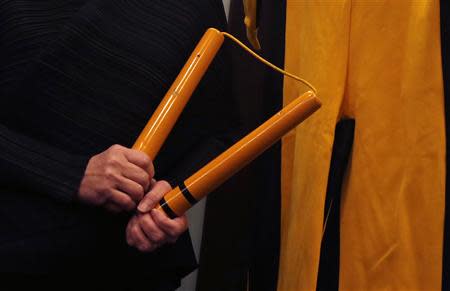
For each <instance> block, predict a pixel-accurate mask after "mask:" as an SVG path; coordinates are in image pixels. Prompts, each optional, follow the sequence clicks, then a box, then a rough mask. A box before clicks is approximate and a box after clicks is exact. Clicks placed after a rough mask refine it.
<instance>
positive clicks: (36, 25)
mask: <svg viewBox="0 0 450 291" xmlns="http://www.w3.org/2000/svg"><path fill="white" fill-rule="evenodd" d="M208 27H217V28H219V29H224V27H225V16H224V12H223V7H222V2H221V1H220V0H216V1H215V0H183V1H180V0H151V1H149V0H129V1H125V0H121V1H119V0H87V1H86V0H83V1H80V0H78V1H75V0H74V1H68V0H65V1H62V0H46V1H35V0H29V1H18V0H0V183H1V184H0V272H30V273H36V272H40V273H53V272H67V271H72V269H73V268H75V267H76V270H77V271H80V269H79V267H78V265H79V263H83V266H84V267H83V269H85V270H86V271H90V270H91V269H96V270H100V269H104V270H109V269H111V270H114V271H117V272H130V273H131V272H135V271H137V270H138V271H139V272H145V273H153V274H155V273H161V272H163V273H164V272H166V271H170V273H174V274H177V275H183V274H185V273H186V272H187V271H190V270H191V269H192V267H193V266H195V260H194V256H193V253H192V249H191V246H190V241H189V238H188V235H184V236H183V237H182V238H180V240H179V242H178V243H177V244H175V245H173V246H167V247H164V248H162V249H161V250H159V251H157V252H155V253H153V254H147V255H143V254H140V253H138V252H137V251H134V250H132V249H131V248H129V247H127V246H126V242H125V239H124V234H125V225H126V223H127V220H128V215H125V216H113V215H110V214H107V213H106V212H103V211H101V210H100V209H91V208H89V207H87V206H83V205H78V204H77V203H76V202H74V201H73V197H74V194H75V193H76V191H77V189H78V185H79V182H80V179H81V177H82V175H83V172H84V169H85V167H86V163H87V161H88V159H89V158H90V157H91V156H93V155H95V154H97V153H99V152H101V151H103V150H105V149H107V148H108V147H109V146H111V145H112V144H116V143H117V144H122V145H124V146H131V145H132V144H133V142H134V140H135V139H136V137H137V136H138V134H139V132H140V131H141V129H142V128H143V126H144V125H145V123H146V121H147V120H148V118H149V117H150V115H151V113H152V112H153V111H154V109H155V108H156V106H157V105H158V103H159V102H160V100H161V98H162V97H163V96H164V94H165V92H166V91H167V89H168V88H169V86H170V84H171V83H172V81H173V80H174V79H175V77H176V75H177V74H178V72H179V70H180V69H181V67H182V66H183V64H184V62H185V61H186V59H187V57H188V56H189V54H190V52H191V51H192V49H193V48H194V46H195V45H196V43H197V41H198V40H199V39H200V37H201V35H202V34H203V33H204V32H205V30H206V29H207V28H208ZM227 75H229V68H228V58H227V53H226V50H225V49H222V50H221V52H220V53H219V55H218V56H217V57H216V59H215V61H214V62H213V64H212V65H211V67H210V69H209V71H208V73H207V74H206V75H205V77H204V78H203V80H202V82H201V84H200V85H199V87H198V89H197V90H196V92H195V93H194V95H193V97H192V98H191V101H190V102H189V104H188V105H187V107H186V109H185V111H184V112H183V114H182V116H181V118H180V120H179V121H178V123H177V125H176V126H175V128H174V130H173V131H172V133H171V135H170V136H169V138H168V140H167V141H166V143H165V144H164V146H163V148H162V150H161V152H160V153H159V155H158V157H157V159H156V160H155V161H154V163H155V168H156V177H157V178H158V179H166V180H168V181H169V182H170V183H172V184H173V185H175V184H177V181H179V180H181V179H183V178H185V177H187V176H188V175H189V174H191V173H192V172H193V171H194V170H195V169H197V168H199V167H200V166H201V165H203V164H204V163H205V162H207V161H208V160H210V159H211V158H213V157H214V156H215V155H217V154H218V153H220V152H221V151H222V150H223V149H224V148H225V147H226V146H227V145H229V143H230V142H231V140H230V138H228V137H229V136H230V130H231V129H234V128H236V125H237V114H236V111H237V110H236V106H235V103H234V102H233V100H231V99H230V96H229V94H228V93H229V90H228V89H227V88H228V86H227V85H228V84H227V83H228V79H227V78H228V76H227ZM162 270H163V271H162ZM153 277H155V276H153Z"/></svg>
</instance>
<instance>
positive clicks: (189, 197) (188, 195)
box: [178, 182, 198, 205]
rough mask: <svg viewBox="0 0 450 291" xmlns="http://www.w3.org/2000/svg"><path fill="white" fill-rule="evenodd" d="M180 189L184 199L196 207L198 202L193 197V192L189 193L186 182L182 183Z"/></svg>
mask: <svg viewBox="0 0 450 291" xmlns="http://www.w3.org/2000/svg"><path fill="white" fill-rule="evenodd" d="M178 187H180V190H181V193H182V194H183V196H184V198H186V200H187V201H189V203H191V205H194V204H195V203H197V202H198V201H197V199H195V197H194V196H192V194H191V192H190V191H189V189H188V187H186V185H185V184H184V182H181V185H179V186H178Z"/></svg>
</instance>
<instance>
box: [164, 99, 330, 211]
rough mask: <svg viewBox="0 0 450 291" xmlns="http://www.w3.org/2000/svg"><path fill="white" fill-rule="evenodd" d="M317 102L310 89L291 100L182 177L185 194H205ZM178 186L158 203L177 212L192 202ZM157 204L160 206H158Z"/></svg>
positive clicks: (302, 116) (280, 135) (301, 118)
mask: <svg viewBox="0 0 450 291" xmlns="http://www.w3.org/2000/svg"><path fill="white" fill-rule="evenodd" d="M320 106H321V103H320V101H319V99H318V98H317V97H316V95H315V94H314V93H313V92H311V91H309V92H306V93H305V94H303V95H302V96H300V97H298V98H297V99H295V100H294V101H292V102H291V103H290V104H288V105H287V106H286V107H285V108H283V109H282V110H281V111H279V112H278V113H277V114H275V115H274V116H272V117H271V118H270V119H269V120H267V121H266V122H264V123H263V124H262V125H261V126H259V127H258V128H257V129H255V130H254V131H252V132H251V133H250V134H248V135H247V136H245V137H244V138H243V139H241V140H240V141H238V142H237V143H235V144H234V145H233V146H231V147H230V148H229V149H228V150H226V151H225V152H223V153H222V154H221V155H219V156H218V157H217V158H215V159H214V160H213V161H211V162H210V163H208V164H207V165H206V166H204V167H203V168H201V169H200V170H199V171H198V172H196V173H195V174H193V175H192V176H191V177H189V178H188V179H186V180H185V181H184V184H185V186H186V188H187V189H188V192H189V194H190V195H191V196H193V197H194V198H195V200H197V201H198V200H200V199H202V198H203V197H205V196H206V195H207V194H208V193H210V192H211V191H212V190H214V189H215V188H216V187H218V186H219V185H220V184H222V183H223V182H224V181H225V180H227V179H228V178H229V177H230V176H232V175H233V174H235V173H236V172H237V171H239V170H240V169H241V168H242V167H244V166H245V165H247V164H248V163H249V162H251V161H252V160H253V159H255V158H256V157H257V156H258V155H260V154H261V153H262V152H264V151H265V150H266V149H267V148H269V147H270V146H271V145H273V144H274V143H275V142H276V141H278V140H279V139H280V138H281V137H282V136H283V135H284V134H285V133H287V132H288V131H290V130H291V129H293V128H294V127H295V126H296V125H298V124H299V123H300V122H302V121H303V120H305V119H306V118H307V117H308V116H310V115H311V114H313V113H314V112H315V111H316V110H317V109H319V108H320ZM182 190H183V189H180V187H176V188H174V189H173V190H172V191H170V192H169V193H167V194H166V195H165V196H164V200H165V203H162V205H163V206H165V207H166V208H167V206H168V207H169V208H170V209H171V210H172V212H173V213H175V214H176V215H178V216H180V215H182V214H183V213H184V212H186V210H188V209H189V208H190V207H191V206H192V203H190V202H189V201H188V199H187V198H186V193H185V192H186V191H184V193H183V191H182ZM164 200H163V201H164ZM157 208H158V209H162V208H161V206H158V207H157ZM163 208H164V207H163ZM166 213H167V212H166ZM167 214H169V213H167Z"/></svg>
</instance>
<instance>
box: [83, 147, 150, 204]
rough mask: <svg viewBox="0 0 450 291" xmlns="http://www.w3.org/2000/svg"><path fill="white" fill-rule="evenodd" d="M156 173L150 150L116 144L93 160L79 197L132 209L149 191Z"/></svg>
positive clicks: (87, 170) (86, 200)
mask: <svg viewBox="0 0 450 291" xmlns="http://www.w3.org/2000/svg"><path fill="white" fill-rule="evenodd" d="M153 175H154V168H153V163H152V161H151V160H150V158H149V157H148V156H147V155H146V154H144V153H142V152H140V151H136V150H132V149H128V148H125V147H123V146H120V145H113V146H111V147H110V148H109V149H108V150H106V151H104V152H102V153H100V154H98V155H96V156H93V157H92V158H91V159H90V160H89V163H88V165H87V167H86V171H85V173H84V177H83V179H82V180H81V184H80V188H79V190H78V195H77V198H78V200H79V201H81V202H83V203H86V204H90V205H95V206H103V207H105V208H106V209H107V210H110V211H112V212H121V211H131V210H133V209H135V208H136V205H137V204H138V203H139V202H140V201H141V199H142V198H143V197H144V193H145V192H146V191H148V188H149V186H150V182H151V180H152V178H153Z"/></svg>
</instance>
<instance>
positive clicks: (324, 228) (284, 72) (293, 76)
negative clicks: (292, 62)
mask: <svg viewBox="0 0 450 291" xmlns="http://www.w3.org/2000/svg"><path fill="white" fill-rule="evenodd" d="M221 33H222V34H223V36H226V37H228V38H229V39H230V40H232V41H233V42H235V43H236V44H237V45H239V46H240V47H242V48H243V49H244V50H245V51H246V52H248V53H249V54H250V55H251V56H253V57H254V58H256V59H257V60H259V61H260V62H262V63H263V64H265V65H266V66H268V67H270V68H272V69H274V70H275V71H277V72H279V73H281V74H283V75H285V76H287V77H290V78H292V79H294V80H297V81H299V82H301V83H303V84H305V85H306V86H307V87H309V88H310V89H311V90H312V91H313V92H314V93H315V94H317V89H316V88H315V87H314V86H313V85H312V84H311V83H310V82H308V81H307V80H305V79H303V78H300V77H299V76H296V75H294V74H291V73H289V72H287V71H285V70H283V69H281V68H279V67H277V66H276V65H274V64H272V63H271V62H269V61H267V60H266V59H264V58H263V57H261V56H260V55H258V54H257V53H255V52H254V51H253V50H252V49H250V48H249V47H248V46H246V45H245V44H244V43H243V42H241V41H240V40H239V39H237V38H236V37H235V36H233V35H231V34H229V33H227V32H224V31H221ZM332 205H333V200H331V203H330V206H329V207H328V210H327V214H326V217H325V222H324V224H323V229H322V239H323V237H324V235H325V230H326V227H327V222H328V218H329V216H330V213H331V208H332Z"/></svg>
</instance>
